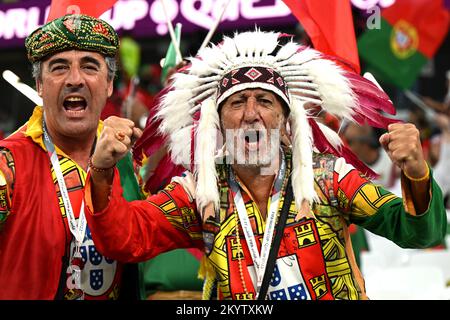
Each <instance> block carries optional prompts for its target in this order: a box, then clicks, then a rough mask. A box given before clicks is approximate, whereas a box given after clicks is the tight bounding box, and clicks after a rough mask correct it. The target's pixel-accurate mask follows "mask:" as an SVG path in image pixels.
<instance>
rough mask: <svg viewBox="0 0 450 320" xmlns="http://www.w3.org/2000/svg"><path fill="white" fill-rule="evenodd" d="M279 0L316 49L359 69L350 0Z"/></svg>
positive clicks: (356, 69) (354, 68) (354, 69)
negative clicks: (289, 11)
mask: <svg viewBox="0 0 450 320" xmlns="http://www.w3.org/2000/svg"><path fill="white" fill-rule="evenodd" d="M283 1H284V2H285V3H286V5H287V6H288V7H289V8H290V9H291V11H292V13H293V14H294V16H295V17H296V18H297V19H298V20H299V21H300V23H301V24H302V26H303V27H304V28H305V30H306V33H307V34H308V36H309V37H310V38H311V41H312V43H313V45H314V48H315V49H316V50H318V51H321V52H323V53H325V54H328V55H333V56H336V57H338V58H340V59H342V60H344V61H345V62H347V63H348V64H350V65H351V67H352V68H353V71H356V72H357V73H359V72H360V66H359V57H358V49H357V46H356V38H355V29H354V27H353V18H352V11H351V5H350V0H340V1H336V0H283ZM344 67H345V66H344Z"/></svg>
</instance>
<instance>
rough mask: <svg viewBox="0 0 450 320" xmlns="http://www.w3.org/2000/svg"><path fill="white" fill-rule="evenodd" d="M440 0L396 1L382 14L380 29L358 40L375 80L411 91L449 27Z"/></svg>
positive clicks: (446, 14)
mask: <svg viewBox="0 0 450 320" xmlns="http://www.w3.org/2000/svg"><path fill="white" fill-rule="evenodd" d="M449 21H450V15H449V12H448V10H447V9H446V8H445V7H444V2H443V0H397V1H395V3H394V4H393V5H392V6H390V7H388V8H386V9H384V10H383V11H382V13H381V24H380V26H381V27H380V28H379V29H371V30H367V31H366V32H365V33H364V34H363V35H362V36H361V37H360V38H359V39H358V49H359V54H360V56H361V58H362V59H363V60H364V61H366V63H367V66H368V69H369V71H370V72H371V73H373V74H374V75H375V77H376V78H377V79H378V80H381V81H383V82H385V83H390V84H393V85H395V86H397V87H400V88H402V89H407V88H410V87H411V86H412V85H413V84H414V82H415V80H416V79H417V77H418V75H419V73H420V70H421V69H422V67H423V66H424V64H425V63H426V62H427V61H428V60H429V59H431V58H432V57H433V56H434V54H435V53H436V51H437V50H438V48H439V46H440V45H441V43H442V41H443V40H444V38H445V36H446V34H447V31H448V28H449Z"/></svg>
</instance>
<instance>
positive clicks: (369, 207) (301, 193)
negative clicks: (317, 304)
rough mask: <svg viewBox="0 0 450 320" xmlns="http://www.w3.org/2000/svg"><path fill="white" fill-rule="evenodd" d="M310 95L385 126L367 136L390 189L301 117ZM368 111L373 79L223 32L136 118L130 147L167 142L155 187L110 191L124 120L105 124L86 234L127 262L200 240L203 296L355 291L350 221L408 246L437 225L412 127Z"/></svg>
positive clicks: (433, 194)
mask: <svg viewBox="0 0 450 320" xmlns="http://www.w3.org/2000/svg"><path fill="white" fill-rule="evenodd" d="M312 106H316V107H317V106H320V107H321V108H322V109H323V110H325V111H327V112H330V113H331V114H333V115H335V116H338V117H340V118H344V119H349V120H352V121H356V122H357V123H361V124H362V123H364V122H368V123H369V124H370V125H374V126H380V127H384V126H386V125H388V132H387V133H386V134H385V135H383V136H382V137H381V140H380V142H381V144H382V145H383V146H384V147H385V148H386V150H387V152H388V154H389V156H390V157H391V159H392V160H393V161H394V162H395V163H396V164H397V165H398V166H400V168H401V169H402V184H403V195H404V197H403V199H401V198H398V197H396V196H395V195H393V194H392V193H390V192H389V191H387V190H385V189H383V187H381V186H377V185H374V184H373V183H372V182H371V181H370V180H369V178H368V176H373V175H374V173H373V172H372V171H370V169H369V168H367V167H365V166H364V164H363V163H362V162H361V161H359V160H358V159H357V158H356V157H355V156H354V155H353V154H352V153H351V152H350V151H349V149H347V148H346V147H345V146H343V145H341V144H340V140H339V138H338V136H337V135H336V133H334V132H333V131H332V130H330V129H328V128H327V127H325V126H323V125H320V124H318V123H317V122H316V121H315V119H314V117H313V116H312V115H310V114H309V113H308V112H309V110H312V109H313V108H311V107H312ZM381 111H385V112H388V113H390V114H392V113H394V112H395V110H394V107H393V105H392V102H391V101H390V100H389V97H387V95H386V94H385V93H384V92H383V91H382V90H381V89H379V88H378V86H377V85H376V84H374V83H372V82H371V81H369V80H367V79H365V78H363V77H361V76H359V75H357V74H355V73H350V72H346V71H344V70H343V69H341V68H340V67H339V66H338V65H336V63H335V62H334V60H333V59H332V58H330V57H327V56H324V55H322V54H320V53H319V52H317V51H315V50H313V49H309V48H305V47H302V46H300V45H298V44H296V43H294V42H292V41H290V38H289V37H286V36H285V35H282V34H279V33H275V32H261V31H254V32H244V33H240V34H236V35H235V36H234V37H225V38H224V40H223V42H222V43H220V44H219V45H210V46H209V47H208V48H206V49H204V50H203V51H201V52H200V53H199V56H197V57H194V58H192V59H191V64H190V65H189V66H188V67H187V68H186V69H185V70H183V71H181V72H179V73H177V74H176V75H175V77H174V82H173V84H172V87H171V88H170V90H169V91H168V92H167V93H166V94H165V96H164V97H163V99H162V101H161V104H160V107H159V111H158V113H157V116H156V118H155V119H153V121H154V122H153V123H151V125H150V126H149V127H148V128H146V130H144V136H145V139H144V136H143V139H144V140H143V141H144V143H146V144H147V145H146V146H145V148H144V147H142V144H143V142H142V141H140V142H139V143H140V147H139V148H137V149H136V150H134V152H135V155H136V154H140V152H141V151H142V150H144V149H146V150H150V151H149V152H148V154H147V155H148V156H149V157H150V156H152V153H151V150H158V149H159V148H161V146H164V144H167V148H168V150H169V151H170V157H171V161H172V167H171V166H170V164H168V161H166V162H164V165H165V170H168V171H170V170H173V169H174V168H175V167H177V166H184V167H185V168H186V169H187V171H186V172H185V173H184V174H183V175H181V176H178V177H174V178H173V179H172V182H171V183H170V184H169V185H167V186H166V187H165V188H164V189H163V190H162V191H161V192H159V193H158V194H155V195H151V196H149V197H148V198H147V199H146V200H145V201H133V202H130V203H127V202H126V201H125V200H124V199H123V198H122V197H121V188H120V184H119V179H118V176H117V170H116V169H114V165H115V163H116V162H117V160H118V159H120V157H121V155H122V153H123V152H125V151H126V150H128V149H129V148H130V147H131V146H132V143H133V140H134V139H135V138H136V137H135V132H134V128H133V126H130V125H129V122H127V121H125V120H122V119H119V118H115V119H110V121H108V122H105V128H104V130H103V132H102V135H101V136H100V138H99V141H98V144H97V146H96V149H95V152H94V154H93V156H92V166H93V167H95V168H96V170H94V171H91V172H90V173H89V176H88V178H87V183H86V187H85V202H86V216H87V220H88V222H89V226H90V227H91V228H92V230H94V231H95V232H93V238H94V241H95V242H96V244H97V246H98V248H99V250H100V252H102V253H104V254H107V255H110V256H111V257H114V258H116V259H121V260H124V261H132V262H136V261H143V260H145V259H148V258H151V257H152V256H155V255H157V254H159V253H161V252H164V251H168V250H171V249H174V248H177V247H197V248H201V249H202V250H203V251H204V253H205V256H204V260H203V262H202V266H201V270H200V273H201V275H202V276H203V277H204V279H205V283H204V292H203V294H204V296H203V297H204V298H205V299H210V298H212V297H213V298H218V299H274V300H277V299H292V300H301V299H366V298H367V295H366V292H365V287H364V281H363V279H362V276H361V273H360V272H359V269H358V266H357V264H356V262H355V258H354V255H353V250H352V246H351V242H350V236H349V232H348V225H349V224H350V223H355V224H358V225H360V226H362V227H364V228H367V229H368V230H370V231H372V232H375V233H377V234H380V235H383V236H385V237H387V238H389V239H390V240H392V241H394V242H395V243H397V244H398V245H400V246H402V247H410V248H412V247H415V248H422V247H428V246H433V245H436V244H437V243H439V242H441V241H442V239H443V237H444V236H445V232H446V214H445V210H444V208H443V205H442V194H441V191H440V189H439V187H438V185H437V184H436V182H435V181H434V179H433V178H432V172H431V170H430V169H429V166H428V164H427V163H426V162H425V160H424V158H423V154H422V149H421V146H420V141H419V133H418V130H417V129H416V128H415V127H414V126H413V125H411V124H402V123H397V122H396V121H395V120H392V119H389V118H386V117H385V116H383V115H381ZM152 128H158V129H157V131H151V129H152ZM118 133H120V134H122V135H125V138H124V139H117V134H118ZM160 173H161V174H164V173H163V172H160ZM180 267H182V266H180Z"/></svg>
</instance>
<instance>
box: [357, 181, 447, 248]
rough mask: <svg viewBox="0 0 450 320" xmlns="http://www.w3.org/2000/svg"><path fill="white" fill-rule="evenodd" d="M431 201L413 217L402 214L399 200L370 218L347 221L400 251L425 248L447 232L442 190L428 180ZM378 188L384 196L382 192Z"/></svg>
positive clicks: (440, 240)
mask: <svg viewBox="0 0 450 320" xmlns="http://www.w3.org/2000/svg"><path fill="white" fill-rule="evenodd" d="M430 183H431V185H430V187H431V199H430V203H429V206H428V210H427V211H426V212H424V213H423V214H420V215H417V216H414V215H411V214H409V213H408V212H406V211H405V209H404V206H403V202H402V199H401V198H394V199H392V200H391V201H389V202H387V203H385V204H384V205H382V206H381V207H380V208H379V209H378V210H377V212H376V213H375V214H373V215H370V216H352V218H351V220H352V222H353V223H356V224H358V225H360V226H362V227H364V228H366V229H367V230H369V231H371V232H373V233H375V234H377V235H380V236H383V237H385V238H387V239H389V240H391V241H393V242H394V243H396V244H397V245H398V246H400V247H402V248H427V247H432V246H436V245H439V244H441V243H442V242H443V241H444V238H445V234H446V232H447V216H446V212H445V208H444V200H443V197H442V191H441V189H440V188H439V186H438V185H437V183H436V182H435V181H434V179H433V178H432V174H431V179H430ZM379 188H380V192H381V193H382V194H385V193H386V192H388V191H386V190H384V189H383V188H381V187H379Z"/></svg>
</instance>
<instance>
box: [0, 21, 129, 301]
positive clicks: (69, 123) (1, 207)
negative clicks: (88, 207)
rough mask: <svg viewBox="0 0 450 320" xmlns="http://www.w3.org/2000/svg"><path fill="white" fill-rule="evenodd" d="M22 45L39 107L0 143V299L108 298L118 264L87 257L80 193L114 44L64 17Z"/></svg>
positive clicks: (108, 35)
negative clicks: (39, 103)
mask: <svg viewBox="0 0 450 320" xmlns="http://www.w3.org/2000/svg"><path fill="white" fill-rule="evenodd" d="M25 46H26V49H27V54H28V59H29V60H30V62H31V63H32V67H33V76H34V78H35V80H36V88H37V92H38V94H39V95H40V96H41V97H42V99H43V105H42V106H37V107H36V108H35V109H34V112H33V114H32V116H31V118H30V119H29V120H28V122H27V123H25V124H24V125H23V126H22V127H20V128H19V129H18V130H17V131H16V132H15V133H13V134H12V135H11V136H9V137H8V138H6V139H5V140H2V141H1V143H0V199H1V202H0V227H1V230H0V288H1V290H0V299H117V298H118V296H119V294H120V286H121V280H122V279H121V278H122V269H123V265H122V264H121V263H118V262H117V261H115V260H112V259H109V258H107V257H105V256H102V255H101V254H100V253H99V252H98V251H97V249H96V247H95V245H94V243H93V241H92V236H91V233H90V231H89V228H88V227H87V224H86V219H85V215H84V212H83V207H84V205H83V199H82V198H83V197H82V191H83V186H84V183H85V177H86V172H87V169H88V163H89V158H90V155H91V153H92V151H93V149H94V147H95V143H96V140H97V136H98V134H99V133H100V131H101V129H102V124H101V123H100V122H99V119H100V113H101V111H102V109H103V107H104V105H105V102H106V99H107V98H108V97H109V96H110V95H111V93H112V90H113V79H114V75H115V72H116V60H115V56H116V52H117V50H118V47H119V39H118V36H117V34H116V32H115V31H114V29H113V28H112V27H111V26H110V25H109V24H107V23H106V22H105V21H102V20H100V19H96V18H93V17H90V16H86V15H65V16H63V17H61V18H58V19H55V20H53V21H51V22H49V23H47V24H45V25H44V26H42V27H40V28H38V29H37V30H35V31H34V32H33V33H32V34H31V35H29V36H28V38H27V39H26V42H25Z"/></svg>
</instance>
